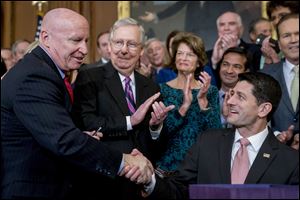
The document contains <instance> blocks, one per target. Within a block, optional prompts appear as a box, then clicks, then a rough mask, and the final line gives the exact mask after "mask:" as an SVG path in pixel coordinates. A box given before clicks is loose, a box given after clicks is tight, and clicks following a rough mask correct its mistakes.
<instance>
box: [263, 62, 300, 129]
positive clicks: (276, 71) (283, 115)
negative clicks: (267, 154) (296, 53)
mask: <svg viewBox="0 0 300 200" xmlns="http://www.w3.org/2000/svg"><path fill="white" fill-rule="evenodd" d="M262 72H263V73H266V74H269V75H271V76H272V77H274V78H275V79H276V80H277V81H278V82H279V84H280V87H281V90H282V97H281V100H280V103H279V106H278V108H277V110H276V111H275V113H274V114H273V117H272V120H271V124H272V128H273V130H276V131H286V130H287V129H288V127H289V126H290V125H294V126H295V129H294V130H295V131H297V130H298V133H299V99H298V104H297V109H296V111H294V109H293V106H292V102H291V99H290V95H289V93H288V90H289V89H288V88H287V86H286V83H285V79H284V75H283V61H281V62H279V63H276V64H272V65H268V66H265V67H264V69H263V70H262Z"/></svg>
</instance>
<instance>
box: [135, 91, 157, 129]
mask: <svg viewBox="0 0 300 200" xmlns="http://www.w3.org/2000/svg"><path fill="white" fill-rule="evenodd" d="M159 95H160V92H158V93H156V94H154V95H153V96H151V97H149V98H148V99H147V100H146V101H145V102H144V103H143V104H142V105H140V107H139V108H138V109H137V110H136V111H135V113H133V115H132V116H130V121H131V124H132V126H135V125H137V124H139V123H140V122H141V121H143V120H144V118H145V116H146V114H147V112H148V110H149V108H150V106H151V105H152V104H153V102H154V101H155V100H156V99H157V98H158V97H159Z"/></svg>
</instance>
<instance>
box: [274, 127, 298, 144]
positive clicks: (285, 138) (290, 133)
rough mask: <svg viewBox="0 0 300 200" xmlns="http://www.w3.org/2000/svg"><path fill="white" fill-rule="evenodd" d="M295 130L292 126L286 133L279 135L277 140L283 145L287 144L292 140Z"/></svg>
mask: <svg viewBox="0 0 300 200" xmlns="http://www.w3.org/2000/svg"><path fill="white" fill-rule="evenodd" d="M294 128H295V127H294V126H293V125H290V126H289V128H288V129H287V130H286V131H282V132H281V133H280V134H279V135H277V139H278V140H279V141H280V142H282V143H286V142H287V141H289V140H290V139H292V137H293V131H294Z"/></svg>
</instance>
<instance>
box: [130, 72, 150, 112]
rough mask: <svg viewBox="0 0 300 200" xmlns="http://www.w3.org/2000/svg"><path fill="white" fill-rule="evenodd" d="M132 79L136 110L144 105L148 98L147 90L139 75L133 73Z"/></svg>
mask: <svg viewBox="0 0 300 200" xmlns="http://www.w3.org/2000/svg"><path fill="white" fill-rule="evenodd" d="M134 78H135V94H136V99H135V102H136V109H137V108H138V107H139V106H140V105H141V104H142V103H144V102H145V101H146V100H147V98H148V96H149V95H148V93H149V91H148V90H147V83H145V81H143V79H142V77H141V75H139V74H138V73H136V72H134Z"/></svg>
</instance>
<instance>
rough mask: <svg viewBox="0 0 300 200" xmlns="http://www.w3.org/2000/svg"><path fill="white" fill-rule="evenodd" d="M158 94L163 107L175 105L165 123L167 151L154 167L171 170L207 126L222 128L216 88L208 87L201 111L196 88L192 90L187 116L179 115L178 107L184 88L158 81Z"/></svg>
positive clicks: (181, 100)
mask: <svg viewBox="0 0 300 200" xmlns="http://www.w3.org/2000/svg"><path fill="white" fill-rule="evenodd" d="M160 87H161V95H162V98H163V100H164V104H165V105H166V106H169V105H172V104H173V105H175V108H174V109H173V110H171V111H170V112H169V113H168V116H167V118H166V120H165V122H164V126H166V130H167V136H168V143H167V150H166V151H165V153H163V155H162V157H161V158H160V159H159V161H158V162H157V166H158V167H159V168H161V169H163V170H165V171H174V170H176V169H177V166H178V164H180V162H181V161H182V160H183V159H184V157H185V154H186V153H187V151H188V149H189V148H190V147H191V146H192V144H194V142H195V141H196V138H197V136H198V135H199V134H201V133H202V132H203V131H205V130H207V129H210V128H221V121H220V105H219V95H218V89H217V88H216V87H215V86H210V88H209V89H208V93H207V100H208V108H209V109H208V110H206V111H204V110H200V107H199V104H198V100H197V94H198V92H199V89H192V95H193V101H192V103H191V106H190V108H189V110H188V111H187V113H186V116H184V117H182V116H181V115H180V114H179V112H178V110H179V108H180V106H181V105H182V102H183V91H182V90H181V89H175V88H172V87H170V86H168V85H167V84H166V83H163V84H160Z"/></svg>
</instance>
